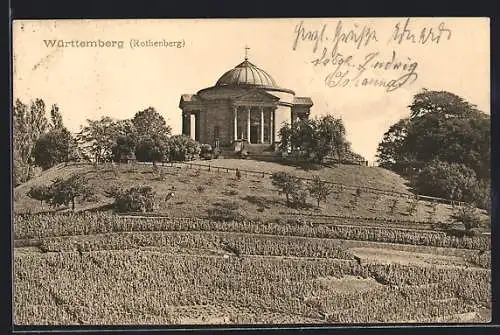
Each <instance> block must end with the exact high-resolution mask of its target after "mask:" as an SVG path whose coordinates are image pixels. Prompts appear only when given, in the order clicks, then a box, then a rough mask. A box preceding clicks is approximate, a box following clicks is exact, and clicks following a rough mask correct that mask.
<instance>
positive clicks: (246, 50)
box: [245, 45, 250, 60]
mask: <svg viewBox="0 0 500 335" xmlns="http://www.w3.org/2000/svg"><path fill="white" fill-rule="evenodd" d="M248 50H250V48H249V47H248V45H245V60H248Z"/></svg>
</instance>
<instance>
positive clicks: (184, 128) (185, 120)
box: [182, 112, 191, 136]
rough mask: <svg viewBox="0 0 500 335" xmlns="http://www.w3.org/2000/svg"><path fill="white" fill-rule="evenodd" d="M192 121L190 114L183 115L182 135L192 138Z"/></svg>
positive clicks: (184, 113)
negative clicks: (190, 132)
mask: <svg viewBox="0 0 500 335" xmlns="http://www.w3.org/2000/svg"><path fill="white" fill-rule="evenodd" d="M190 121H191V119H190V116H189V113H188V112H183V113H182V135H184V136H190V134H189V131H190V130H191V122H190Z"/></svg>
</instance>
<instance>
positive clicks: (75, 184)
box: [47, 175, 95, 210]
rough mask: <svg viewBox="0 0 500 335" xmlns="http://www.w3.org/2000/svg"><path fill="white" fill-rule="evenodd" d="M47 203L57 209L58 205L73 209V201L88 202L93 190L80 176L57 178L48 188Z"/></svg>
mask: <svg viewBox="0 0 500 335" xmlns="http://www.w3.org/2000/svg"><path fill="white" fill-rule="evenodd" d="M47 192H48V195H47V197H48V202H49V203H50V204H51V205H52V206H53V207H57V206H60V205H65V206H68V205H70V204H71V209H72V210H74V209H75V200H76V198H80V199H81V200H89V199H91V198H92V197H93V196H94V195H95V190H94V188H93V187H92V186H91V185H89V183H88V181H87V179H86V178H85V177H84V176H81V175H73V176H71V177H69V178H68V179H66V180H64V179H62V178H57V179H56V180H54V181H53V183H52V185H50V186H49V188H48V191H47Z"/></svg>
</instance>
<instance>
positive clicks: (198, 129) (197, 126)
mask: <svg viewBox="0 0 500 335" xmlns="http://www.w3.org/2000/svg"><path fill="white" fill-rule="evenodd" d="M200 117H201V115H200V111H197V112H196V113H195V114H194V120H195V123H194V139H195V141H199V140H200V133H201V120H200Z"/></svg>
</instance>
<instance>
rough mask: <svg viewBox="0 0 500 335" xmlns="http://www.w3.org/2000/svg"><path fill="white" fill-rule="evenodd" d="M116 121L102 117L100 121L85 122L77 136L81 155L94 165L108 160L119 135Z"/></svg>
mask: <svg viewBox="0 0 500 335" xmlns="http://www.w3.org/2000/svg"><path fill="white" fill-rule="evenodd" d="M118 125H119V123H118V122H117V121H116V120H113V119H112V118H110V117H107V116H104V117H102V118H101V119H100V120H87V125H86V126H84V127H82V129H81V130H80V132H79V133H78V135H77V140H78V142H79V146H80V148H81V149H82V151H83V155H85V156H87V157H89V159H91V160H92V161H93V162H94V163H95V164H99V163H100V162H102V161H106V160H110V159H111V157H112V148H113V145H114V144H115V140H116V138H117V137H118V135H119V130H120V127H118Z"/></svg>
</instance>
